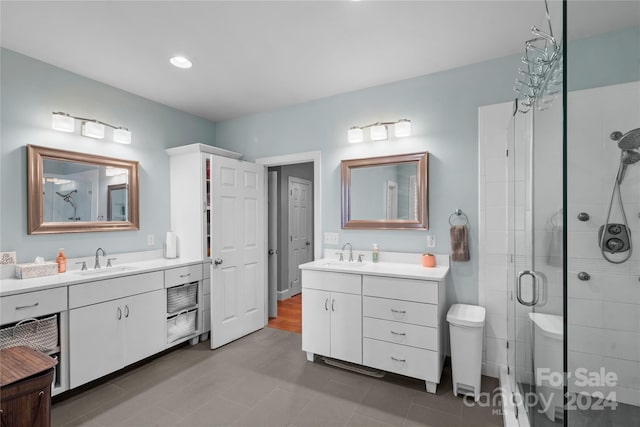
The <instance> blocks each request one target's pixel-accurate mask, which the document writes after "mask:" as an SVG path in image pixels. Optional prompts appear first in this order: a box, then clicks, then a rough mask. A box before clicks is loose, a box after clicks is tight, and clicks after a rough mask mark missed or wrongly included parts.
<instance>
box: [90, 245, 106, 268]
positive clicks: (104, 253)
mask: <svg viewBox="0 0 640 427" xmlns="http://www.w3.org/2000/svg"><path fill="white" fill-rule="evenodd" d="M100 251H102V256H107V253H106V252H105V251H104V249H102V248H98V249H96V263H95V264H94V265H93V268H94V269H95V268H100Z"/></svg>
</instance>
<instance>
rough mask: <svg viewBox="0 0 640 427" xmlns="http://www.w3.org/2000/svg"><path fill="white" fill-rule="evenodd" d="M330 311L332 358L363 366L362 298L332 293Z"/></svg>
mask: <svg viewBox="0 0 640 427" xmlns="http://www.w3.org/2000/svg"><path fill="white" fill-rule="evenodd" d="M305 292H306V290H305ZM330 309H331V357H333V358H336V359H340V360H346V361H347V362H352V363H358V364H362V296H360V295H354V294H343V293H340V292H332V293H331V304H330ZM303 313H304V308H303Z"/></svg>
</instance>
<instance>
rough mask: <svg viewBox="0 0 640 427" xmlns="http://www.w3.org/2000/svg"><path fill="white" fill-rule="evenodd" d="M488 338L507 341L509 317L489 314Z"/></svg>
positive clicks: (487, 319)
mask: <svg viewBox="0 0 640 427" xmlns="http://www.w3.org/2000/svg"><path fill="white" fill-rule="evenodd" d="M485 328H486V336H487V337H490V338H500V339H503V340H506V339H507V316H506V314H502V315H495V314H487V317H486V324H485Z"/></svg>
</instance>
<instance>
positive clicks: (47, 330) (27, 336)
mask: <svg viewBox="0 0 640 427" xmlns="http://www.w3.org/2000/svg"><path fill="white" fill-rule="evenodd" d="M20 345H24V346H27V347H31V348H33V349H35V350H38V351H41V352H43V353H48V352H50V351H53V350H55V349H56V347H58V315H57V314H54V315H53V316H50V317H46V318H44V319H24V320H21V321H20V322H18V323H16V324H15V326H9V327H7V328H3V329H0V349H3V348H9V347H17V346H20Z"/></svg>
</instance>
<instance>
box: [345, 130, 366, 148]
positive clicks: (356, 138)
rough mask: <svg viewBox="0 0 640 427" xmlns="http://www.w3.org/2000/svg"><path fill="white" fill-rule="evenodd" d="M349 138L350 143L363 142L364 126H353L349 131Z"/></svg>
mask: <svg viewBox="0 0 640 427" xmlns="http://www.w3.org/2000/svg"><path fill="white" fill-rule="evenodd" d="M347 138H348V140H349V143H351V144H355V143H358V142H362V141H363V135H362V128H359V127H352V128H351V129H349V132H347Z"/></svg>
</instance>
